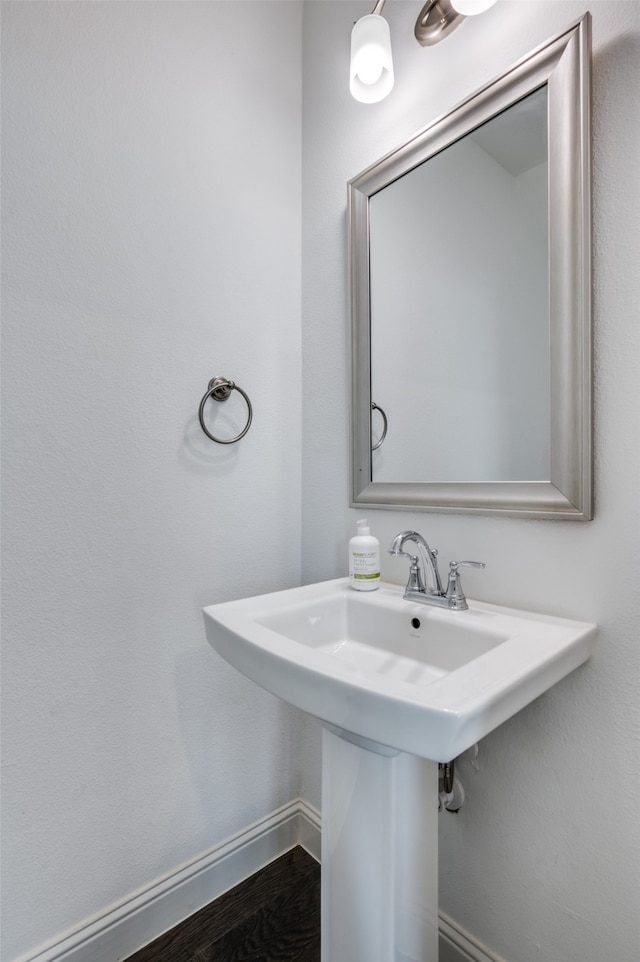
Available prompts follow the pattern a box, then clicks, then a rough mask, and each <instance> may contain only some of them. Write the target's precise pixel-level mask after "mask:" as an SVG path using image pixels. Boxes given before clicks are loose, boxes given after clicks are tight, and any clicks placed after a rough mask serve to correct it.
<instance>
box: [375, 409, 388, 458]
mask: <svg viewBox="0 0 640 962" xmlns="http://www.w3.org/2000/svg"><path fill="white" fill-rule="evenodd" d="M371 410H372V411H380V414H381V415H382V434H381V435H380V437H379V438H378V440H377V441H376V443H375V444H372V445H371V450H372V451H377V450H378V448H379V447H380V445H381V444H382V442H383V441H384V439H385V438H386V436H387V428H388V427H389V423H388V421H387V415H386V414H385V413H384V411H383V410H382V408H381V407H380V405H379V404H376V402H375V401H372V402H371Z"/></svg>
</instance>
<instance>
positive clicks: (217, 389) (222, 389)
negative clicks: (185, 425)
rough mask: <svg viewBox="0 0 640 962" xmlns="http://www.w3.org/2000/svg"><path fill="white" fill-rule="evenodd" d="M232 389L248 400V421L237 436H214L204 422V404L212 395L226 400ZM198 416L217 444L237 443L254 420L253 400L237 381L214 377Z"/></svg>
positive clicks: (219, 399)
mask: <svg viewBox="0 0 640 962" xmlns="http://www.w3.org/2000/svg"><path fill="white" fill-rule="evenodd" d="M232 391H237V392H238V393H239V394H241V395H242V396H243V398H244V399H245V401H246V402H247V412H248V416H247V423H246V424H245V426H244V428H243V429H242V431H241V432H240V434H238V435H237V437H235V438H226V439H223V438H214V436H213V434H211V432H210V431H208V430H207V426H206V424H205V423H204V406H205V404H206V403H207V401H208V399H209V398H210V397H212V398H213V399H214V400H215V401H226V400H227V399H228V398H229V397H230V395H231V392H232ZM198 418H199V419H200V427H201V428H202V430H203V431H204V433H205V434H206V435H207V437H208V438H211V440H212V441H215V442H216V444H235V442H236V441H239V440H240V438H243V437H244V436H245V434H246V433H247V431H248V430H249V428H250V427H251V422H252V420H253V408H252V407H251V401H250V400H249V397H248V395H247V394H246V393H245V392H244V391H243V390H242V388H241V387H238V385H237V384H236V383H235V381H228V380H227V378H226V377H213V378H211V380H210V381H209V386H208V388H207V391H206V394H205V395H204V397H203V398H202V400H201V401H200V409H199V410H198Z"/></svg>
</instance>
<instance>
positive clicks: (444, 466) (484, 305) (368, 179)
mask: <svg viewBox="0 0 640 962" xmlns="http://www.w3.org/2000/svg"><path fill="white" fill-rule="evenodd" d="M589 57H590V45H589V16H588V15H586V16H585V18H584V19H583V20H581V21H580V22H579V23H578V24H577V25H576V26H575V27H572V28H570V29H569V30H568V31H566V32H565V33H564V34H562V35H561V36H560V37H558V38H555V39H554V40H552V41H550V42H549V43H548V44H545V45H544V46H543V47H542V48H539V49H538V50H537V51H534V53H533V54H531V55H530V56H529V57H527V58H525V59H524V60H522V61H520V62H519V63H518V64H516V65H515V67H513V68H512V69H511V70H510V71H509V72H508V73H507V74H505V75H504V76H503V77H500V78H499V79H498V80H496V81H493V82H492V83H491V84H489V85H487V86H486V87H484V88H483V89H482V90H480V91H478V93H476V94H475V95H474V96H473V97H471V98H470V99H469V100H467V101H465V102H464V103H463V104H461V105H460V106H459V107H457V108H455V109H454V110H453V111H452V112H451V113H450V114H447V115H446V116H445V117H443V118H440V119H439V120H437V121H435V122H434V123H433V124H431V125H429V127H427V128H426V129H425V130H424V131H422V132H421V133H420V134H418V135H417V137H415V138H413V139H412V140H411V141H409V143H407V144H405V145H403V146H402V147H401V148H399V149H398V150H396V151H394V152H393V153H392V154H390V155H388V156H387V157H385V158H383V159H382V160H381V161H379V162H378V163H377V164H374V165H373V166H372V167H370V168H368V170H366V171H364V173H363V174H360V175H359V176H358V177H356V178H354V180H352V181H351V182H350V184H349V213H350V249H351V269H352V275H351V276H352V315H353V323H352V330H353V412H354V421H353V454H354V461H353V501H352V503H353V504H354V505H363V504H367V505H370V506H373V507H375V506H388V507H398V508H407V507H417V508H425V509H430V510H452V511H477V512H499V513H502V514H511V515H523V516H538V517H549V518H551V517H565V518H573V519H578V520H586V519H588V518H590V517H591V514H592V512H591V410H590V409H591V392H590V380H591V354H590V338H591V334H590V327H591V325H590V202H589V201H590V116H589V113H590V111H589V105H590V91H589ZM372 404H373V411H372ZM376 406H378V407H379V408H381V409H382V410H383V411H384V412H385V417H386V420H385V426H386V425H387V424H388V430H387V434H386V437H385V439H384V443H383V444H379V443H378V442H379V436H378V435H379V433H380V430H381V427H382V424H381V422H380V419H379V418H377V417H376V416H374V417H372V414H375V407H376ZM372 431H373V436H372Z"/></svg>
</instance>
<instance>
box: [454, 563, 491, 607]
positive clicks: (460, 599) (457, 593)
mask: <svg viewBox="0 0 640 962" xmlns="http://www.w3.org/2000/svg"><path fill="white" fill-rule="evenodd" d="M463 565H464V567H466V568H486V567H487V566H486V565H485V563H484V561H450V562H449V583H448V584H447V590H446V591H445V598H447V599H448V601H449V606H450V607H451V608H456V609H457V610H459V611H464V610H465V608H468V607H469V606H468V605H467V599H466V598H465V596H464V591H463V590H462V584H461V581H460V573H459V571H458V568H461V567H462V566H463Z"/></svg>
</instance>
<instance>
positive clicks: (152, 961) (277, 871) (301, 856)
mask: <svg viewBox="0 0 640 962" xmlns="http://www.w3.org/2000/svg"><path fill="white" fill-rule="evenodd" d="M319 960H320V866H319V865H318V863H317V862H316V861H315V859H313V858H312V857H311V856H310V855H308V854H307V852H305V851H304V849H302V848H300V847H298V848H294V849H292V850H291V851H290V852H287V853H286V854H285V855H282V856H281V857H280V858H279V859H276V861H275V862H272V863H271V864H270V865H267V867H266V868H264V869H262V870H261V871H260V872H257V873H256V874H255V875H252V876H251V878H248V879H247V880H246V881H245V882H242V883H241V884H240V885H238V886H236V888H234V889H231V891H230V892H226V893H225V894H224V895H222V896H220V898H219V899H216V901H215V902H212V903H211V904H210V905H207V906H205V908H203V909H200V911H199V912H196V913H195V914H194V915H192V916H191V917H190V918H188V919H186V920H185V921H184V922H182V923H181V924H180V925H177V926H176V927H175V928H174V929H171V931H169V932H166V933H165V934H164V935H161V936H160V938H158V939H156V940H155V941H154V942H151V943H150V944H149V945H147V946H145V947H144V948H143V949H140V951H139V952H136V953H135V954H134V955H131V956H129V959H127V962H319Z"/></svg>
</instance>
